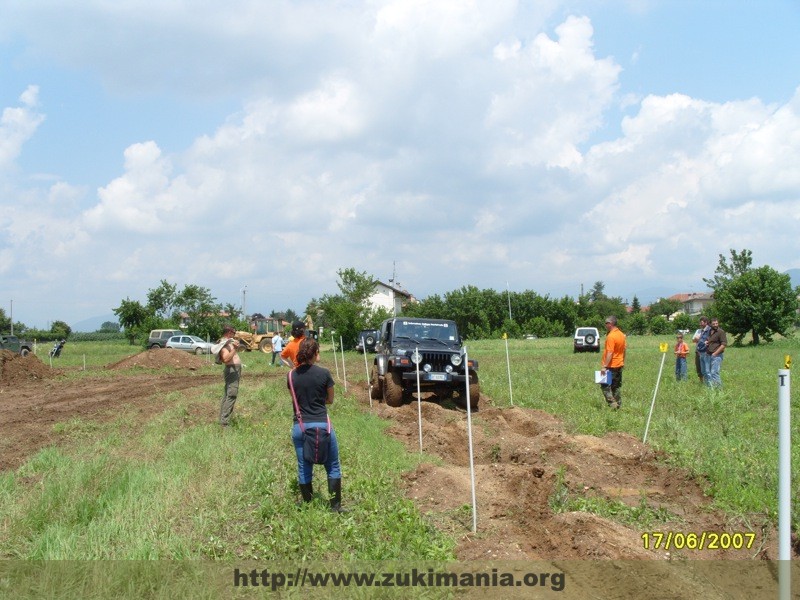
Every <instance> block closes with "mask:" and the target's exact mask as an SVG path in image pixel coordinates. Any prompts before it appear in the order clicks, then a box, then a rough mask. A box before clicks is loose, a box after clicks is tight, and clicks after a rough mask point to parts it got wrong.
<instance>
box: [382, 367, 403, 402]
mask: <svg viewBox="0 0 800 600" xmlns="http://www.w3.org/2000/svg"><path fill="white" fill-rule="evenodd" d="M401 381H402V380H401V378H400V373H398V372H397V371H390V372H389V373H387V374H386V376H385V377H384V378H383V399H384V401H385V402H386V404H388V405H389V406H402V404H403V386H402V383H401Z"/></svg>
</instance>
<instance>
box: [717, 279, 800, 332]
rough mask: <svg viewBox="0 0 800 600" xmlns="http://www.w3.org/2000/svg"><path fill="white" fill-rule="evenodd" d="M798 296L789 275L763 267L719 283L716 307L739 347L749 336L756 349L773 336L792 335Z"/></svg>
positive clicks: (718, 315)
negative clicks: (762, 341)
mask: <svg viewBox="0 0 800 600" xmlns="http://www.w3.org/2000/svg"><path fill="white" fill-rule="evenodd" d="M797 294H798V290H796V289H793V288H792V283H791V280H790V278H789V275H784V274H781V273H778V272H777V271H776V270H775V269H773V268H772V267H769V266H763V267H758V268H757V269H750V270H748V271H746V272H744V273H741V274H739V275H737V276H735V277H734V278H732V279H730V280H728V281H723V282H721V283H719V284H718V287H717V288H716V289H715V290H714V307H715V309H716V310H715V312H716V316H717V318H718V319H719V320H720V321H722V324H723V329H725V330H726V331H727V332H728V333H731V334H733V336H734V338H735V343H736V344H741V342H742V338H743V337H744V336H745V335H746V334H747V333H748V332H749V333H751V334H752V340H753V341H752V343H753V345H758V344H759V343H760V342H761V338H762V337H763V338H764V340H766V341H767V342H771V341H772V336H773V335H774V334H780V335H783V336H789V335H791V331H792V328H793V326H794V321H795V318H796V316H797V306H798V305H797Z"/></svg>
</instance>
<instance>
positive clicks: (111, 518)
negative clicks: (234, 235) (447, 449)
mask: <svg viewBox="0 0 800 600" xmlns="http://www.w3.org/2000/svg"><path fill="white" fill-rule="evenodd" d="M251 360H254V359H251ZM220 388H221V381H220V383H219V385H214V386H208V387H207V388H204V389H201V390H200V392H199V393H197V392H196V391H195V392H193V394H194V395H189V396H185V395H183V394H180V393H175V394H169V395H167V396H166V397H160V398H159V399H158V401H159V402H162V403H166V404H167V405H168V408H167V409H166V410H165V411H164V412H163V413H161V414H160V415H158V416H157V417H155V418H154V419H152V420H151V421H149V422H147V423H145V424H143V425H139V426H135V425H133V424H132V421H131V419H130V417H129V416H127V415H124V414H123V415H121V416H120V418H119V419H118V420H117V421H116V422H113V423H107V424H97V423H91V422H85V421H81V420H79V419H70V420H68V421H66V422H63V423H59V424H56V425H55V426H54V429H55V431H56V432H58V433H60V434H61V435H63V436H64V441H65V443H64V444H63V445H62V446H61V447H60V448H45V449H43V450H42V451H40V452H39V453H38V454H36V455H35V456H34V457H32V458H31V459H30V460H29V461H28V462H27V463H26V464H25V465H23V466H22V467H20V468H19V469H18V470H17V471H16V472H6V473H3V474H2V475H0V515H3V516H2V518H1V519H0V555H2V557H3V558H7V559H8V558H19V559H41V560H53V559H55V560H64V559H75V558H82V559H125V560H156V559H203V558H214V559H231V560H240V559H254V560H291V561H296V560H325V561H330V560H339V559H342V560H351V559H354V560H384V559H391V558H396V557H403V558H404V559H432V560H442V559H449V558H452V556H453V554H452V552H453V548H454V542H453V540H452V539H450V538H447V537H446V536H444V535H443V534H440V533H438V532H437V531H436V530H435V528H434V527H433V526H432V525H431V524H430V523H428V522H426V521H425V520H424V519H423V518H422V516H421V515H420V514H419V512H418V511H417V510H416V509H415V507H414V506H413V504H412V503H411V502H410V501H408V500H406V499H404V498H403V497H402V495H401V494H398V493H397V489H398V483H399V475H400V473H401V472H403V471H405V470H408V469H410V468H413V466H414V465H415V464H416V461H417V460H418V458H417V457H416V456H415V455H409V454H407V453H406V452H405V450H404V448H403V447H402V445H401V444H400V443H399V442H395V441H393V440H391V439H387V438H386V437H385V436H384V434H383V430H384V428H385V427H386V423H385V422H382V421H381V420H379V419H377V418H376V417H374V416H372V415H370V414H366V413H364V412H363V411H361V410H359V409H358V407H357V406H356V402H355V400H354V399H353V398H352V397H348V396H345V395H343V394H341V393H340V394H339V395H338V396H337V401H336V404H335V406H334V408H333V410H332V419H333V420H334V423H335V426H336V430H337V435H338V436H339V439H340V447H341V454H342V457H343V463H344V478H343V504H344V505H345V507H351V508H352V509H353V510H352V511H351V512H349V513H346V514H344V515H336V514H332V513H330V512H329V510H328V508H327V489H326V488H325V481H326V480H325V474H324V469H322V467H317V468H316V472H315V482H316V491H317V495H318V498H317V499H316V500H315V502H313V503H312V504H311V505H307V506H304V507H302V509H300V508H298V507H297V506H296V501H297V499H298V496H299V494H298V490H297V484H296V463H295V456H294V448H293V446H292V444H291V441H290V428H291V420H292V417H291V414H292V412H291V403H290V402H287V396H286V390H285V381H284V380H283V379H282V378H279V379H272V380H267V381H266V382H264V381H263V380H259V382H257V383H254V382H248V381H247V377H246V375H245V377H244V378H243V383H242V387H241V391H240V401H239V403H238V405H237V411H236V413H237V417H236V421H235V425H234V426H233V427H232V428H231V429H230V430H228V431H226V432H223V431H221V430H220V428H219V427H218V426H217V425H216V424H215V423H214V416H215V415H216V411H217V410H218V394H219V390H220ZM198 403H200V404H201V410H203V409H205V410H207V418H204V419H202V421H203V422H201V423H197V422H195V423H191V415H192V412H193V411H194V412H196V411H197V406H196V405H197V404H198ZM192 404H194V405H195V406H193V407H192V409H193V410H190V405H192ZM195 420H197V419H195ZM319 531H323V532H326V533H325V535H313V536H312V535H311V533H310V532H319ZM311 537H313V539H314V543H313V544H312V543H309V540H310V539H311Z"/></svg>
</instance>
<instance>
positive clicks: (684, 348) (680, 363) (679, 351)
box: [675, 333, 689, 381]
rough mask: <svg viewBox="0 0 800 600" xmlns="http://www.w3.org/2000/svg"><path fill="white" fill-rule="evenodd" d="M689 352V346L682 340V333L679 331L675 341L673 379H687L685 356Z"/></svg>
mask: <svg viewBox="0 0 800 600" xmlns="http://www.w3.org/2000/svg"><path fill="white" fill-rule="evenodd" d="M688 354H689V346H688V345H687V344H686V342H684V341H683V334H682V333H679V334H678V337H677V340H676V342H675V379H677V380H678V381H685V380H686V379H688V374H687V369H686V356H687V355H688Z"/></svg>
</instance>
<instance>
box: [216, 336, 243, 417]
mask: <svg viewBox="0 0 800 600" xmlns="http://www.w3.org/2000/svg"><path fill="white" fill-rule="evenodd" d="M235 332H236V330H235V329H234V328H233V327H232V326H231V325H225V327H223V328H222V339H221V340H220V342H219V343H220V344H222V347H221V348H220V349H219V351H218V354H219V361H220V362H221V363H222V364H223V365H225V368H224V369H223V370H222V376H223V378H224V379H225V393H224V395H223V396H222V401H221V402H220V405H219V424H220V425H222V427H223V428H225V427H228V425H230V420H231V415H233V407H234V406H235V404H236V397H237V396H238V395H239V379H240V378H241V376H242V360H241V359H240V358H239V353H238V352H237V349H238V348H239V342H238V341H237V340H235V339H234V338H233V335H234V333H235Z"/></svg>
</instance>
